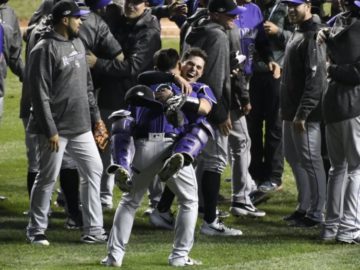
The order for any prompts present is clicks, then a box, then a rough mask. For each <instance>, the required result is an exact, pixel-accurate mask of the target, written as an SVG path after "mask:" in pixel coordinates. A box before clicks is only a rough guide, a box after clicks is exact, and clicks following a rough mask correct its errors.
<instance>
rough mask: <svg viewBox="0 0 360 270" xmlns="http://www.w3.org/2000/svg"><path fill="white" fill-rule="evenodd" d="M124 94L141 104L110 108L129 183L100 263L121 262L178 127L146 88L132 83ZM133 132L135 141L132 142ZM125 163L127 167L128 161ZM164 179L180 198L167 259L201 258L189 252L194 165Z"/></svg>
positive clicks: (177, 262)
mask: <svg viewBox="0 0 360 270" xmlns="http://www.w3.org/2000/svg"><path fill="white" fill-rule="evenodd" d="M127 98H128V99H129V100H132V102H133V103H136V104H141V105H143V106H146V107H140V106H138V107H135V106H131V107H130V111H123V110H120V111H117V112H114V113H113V114H112V118H113V119H114V123H113V126H112V134H113V136H112V146H113V149H112V150H113V154H114V161H115V162H116V163H117V164H120V165H122V166H124V165H125V164H130V163H131V172H132V188H131V190H130V191H129V192H127V193H124V194H123V196H122V199H121V202H120V203H119V206H118V209H117V210H116V213H115V217H114V223H113V227H112V230H111V233H110V237H109V241H108V255H107V257H106V258H105V259H103V260H102V263H103V264H105V265H108V266H121V264H122V261H123V257H124V255H125V247H126V245H127V243H128V241H129V237H130V234H131V229H132V225H133V222H134V218H135V211H136V209H137V208H138V207H139V206H140V202H141V199H142V197H143V195H144V194H145V192H146V190H147V188H148V186H149V184H150V182H151V181H152V180H153V179H154V177H155V176H156V174H157V173H158V171H159V170H160V169H161V168H162V166H163V162H164V160H165V159H166V158H167V157H168V156H170V155H171V152H172V149H173V147H174V143H175V140H176V138H177V137H178V136H181V129H179V128H175V127H174V126H173V125H171V124H170V123H169V122H168V120H167V118H166V116H165V114H164V108H163V104H162V103H161V102H159V101H156V100H155V98H154V93H153V91H152V90H151V89H150V88H148V87H146V86H142V85H138V86H135V87H133V88H131V89H130V90H129V91H128V94H127ZM134 100H135V101H134ZM132 138H133V139H134V146H135V147H131V139H132ZM132 156H133V159H132V162H131V157H132ZM125 166H126V165H125ZM127 167H128V169H129V170H130V168H129V166H127ZM167 185H168V186H169V188H170V189H171V190H172V191H173V192H174V193H175V195H176V196H177V197H178V201H179V212H178V216H177V219H176V224H175V240H174V244H173V250H172V252H171V254H170V256H169V264H170V265H172V266H186V265H196V264H200V262H198V261H196V260H193V259H191V258H190V257H188V255H189V252H190V250H191V247H192V245H193V241H194V231H195V225H196V219H197V207H198V200H197V184H196V177H195V172H194V169H193V167H192V166H184V167H182V168H181V169H180V170H179V172H178V174H177V176H176V177H172V178H170V179H169V180H168V181H167Z"/></svg>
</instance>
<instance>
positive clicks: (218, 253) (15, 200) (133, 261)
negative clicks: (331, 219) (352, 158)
mask: <svg viewBox="0 0 360 270" xmlns="http://www.w3.org/2000/svg"><path fill="white" fill-rule="evenodd" d="M40 1H41V0H34V1H31V0H26V1H24V0H21V1H20V0H11V1H10V2H9V3H10V4H11V5H12V6H13V7H14V8H15V10H16V11H17V13H18V15H19V17H20V18H27V17H28V16H29V14H31V13H32V12H33V10H34V9H35V7H36V6H37V5H38V3H39V2H40ZM25 2H26V4H25ZM164 45H165V46H166V47H169V46H171V47H175V46H176V40H166V41H165V42H164ZM20 87H21V85H20V83H19V82H18V81H17V79H16V78H15V77H14V76H13V75H12V74H11V73H9V77H8V78H7V84H6V96H5V113H4V117H3V120H2V122H1V124H0V195H5V196H6V197H7V199H6V200H5V201H0V269H102V267H101V266H100V265H99V261H100V259H102V258H103V257H104V256H105V254H106V246H105V245H84V244H81V243H80V242H79V239H80V234H81V233H80V231H67V230H66V229H64V226H63V225H64V217H65V215H64V213H63V210H62V209H61V208H57V207H55V206H52V209H53V211H54V212H53V215H52V217H51V220H50V226H49V230H48V232H47V235H48V238H49V240H50V242H51V245H50V246H49V247H36V246H31V245H29V244H28V243H27V242H26V239H25V227H26V224H27V217H26V216H24V215H23V214H22V212H23V211H25V210H27V209H28V196H27V192H26V158H25V146H24V131H23V127H22V123H21V121H20V119H19V118H18V115H19V98H20ZM227 176H228V172H227V174H226V175H224V178H226V177H227ZM221 192H222V194H224V195H225V196H226V197H227V198H229V197H230V185H229V183H227V182H225V181H223V182H222V191H221ZM120 196H121V194H120V192H119V191H118V190H116V191H115V198H114V204H115V205H117V203H118V201H119V199H120ZM295 200H296V190H295V186H294V182H293V177H292V175H291V173H290V171H289V169H288V168H286V171H285V175H284V188H283V191H282V192H279V193H278V194H276V196H274V197H273V198H272V199H271V200H269V201H268V202H267V203H265V204H263V205H261V206H260V208H261V209H263V210H265V211H266V212H267V216H266V217H264V218H261V219H260V218H259V219H255V218H234V217H230V218H228V219H227V220H226V223H227V224H228V225H231V226H233V227H237V228H240V229H241V230H242V231H243V233H244V235H243V236H240V237H237V238H219V237H206V236H203V235H200V234H199V233H198V230H199V225H200V224H201V221H200V220H199V222H198V226H197V233H196V239H195V243H194V248H193V250H192V252H191V256H192V257H194V258H196V259H199V260H201V261H203V263H204V265H203V266H199V267H196V269H214V270H217V269H219V270H221V269H227V270H233V269H251V270H253V269H299V270H305V269H306V270H307V269H314V270H318V269H333V270H338V269H360V249H359V247H358V246H350V245H339V244H336V243H333V242H331V243H326V244H324V243H322V242H320V241H319V240H318V239H317V237H318V234H319V229H318V228H316V229H297V228H291V227H288V226H287V225H286V223H285V222H283V221H282V216H284V215H285V214H287V213H289V212H291V211H292V210H293V209H294V207H295V204H296V202H295ZM146 203H147V200H145V201H144V203H143V205H142V207H141V209H140V210H139V212H138V214H137V216H136V220H135V225H134V229H133V234H132V236H131V239H130V243H129V245H128V250H127V254H126V257H125V259H124V262H123V269H134V270H138V269H142V270H143V269H144V270H145V269H171V268H170V267H169V266H167V256H168V254H169V252H170V249H171V243H172V238H173V233H172V232H169V231H161V230H157V229H153V228H152V227H150V225H149V224H148V221H147V218H146V217H144V216H143V215H142V213H143V211H144V210H145V209H146ZM228 207H229V203H223V204H221V205H220V208H221V209H223V210H227V209H228ZM174 210H176V208H174ZM113 214H114V211H109V212H106V213H105V214H104V218H105V227H106V229H107V231H109V230H110V228H111V225H112V217H113Z"/></svg>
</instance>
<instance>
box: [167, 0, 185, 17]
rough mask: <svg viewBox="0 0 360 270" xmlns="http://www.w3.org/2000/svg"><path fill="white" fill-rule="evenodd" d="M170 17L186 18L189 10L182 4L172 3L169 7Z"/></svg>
mask: <svg viewBox="0 0 360 270" xmlns="http://www.w3.org/2000/svg"><path fill="white" fill-rule="evenodd" d="M167 8H168V10H169V17H170V18H172V17H174V16H183V17H186V16H187V13H188V8H187V5H186V4H183V3H180V2H178V1H174V2H172V3H171V4H170V5H168V7H167Z"/></svg>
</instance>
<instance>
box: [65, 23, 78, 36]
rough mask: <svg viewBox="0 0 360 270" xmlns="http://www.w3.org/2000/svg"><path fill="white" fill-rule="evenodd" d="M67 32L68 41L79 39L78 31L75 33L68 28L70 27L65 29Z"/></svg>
mask: <svg viewBox="0 0 360 270" xmlns="http://www.w3.org/2000/svg"><path fill="white" fill-rule="evenodd" d="M67 32H68V35H69V39H73V38H77V37H79V31H76V30H74V29H72V28H71V27H70V25H69V26H68V27H67Z"/></svg>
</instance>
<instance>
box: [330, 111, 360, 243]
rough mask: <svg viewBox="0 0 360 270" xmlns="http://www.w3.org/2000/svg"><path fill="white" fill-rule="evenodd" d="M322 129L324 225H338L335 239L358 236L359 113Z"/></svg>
mask: <svg viewBox="0 0 360 270" xmlns="http://www.w3.org/2000/svg"><path fill="white" fill-rule="evenodd" d="M325 128H326V129H325V130H326V141H327V147H328V154H329V158H330V162H331V169H330V171H329V183H328V190H327V192H328V198H327V204H326V205H327V207H326V209H327V210H326V219H325V227H326V228H329V229H330V228H331V229H334V230H335V231H336V228H337V227H339V228H338V234H337V238H339V239H341V240H345V241H346V240H352V239H354V238H356V237H358V236H359V235H360V140H359V134H360V116H358V117H355V118H352V119H348V120H344V121H341V122H337V123H331V124H327V125H326V127H325ZM346 175H347V176H346ZM343 185H345V186H344V188H345V193H344V196H342V192H341V191H342V190H343ZM342 201H343V211H341V210H342V209H341V205H342ZM341 212H343V213H342V215H341Z"/></svg>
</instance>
